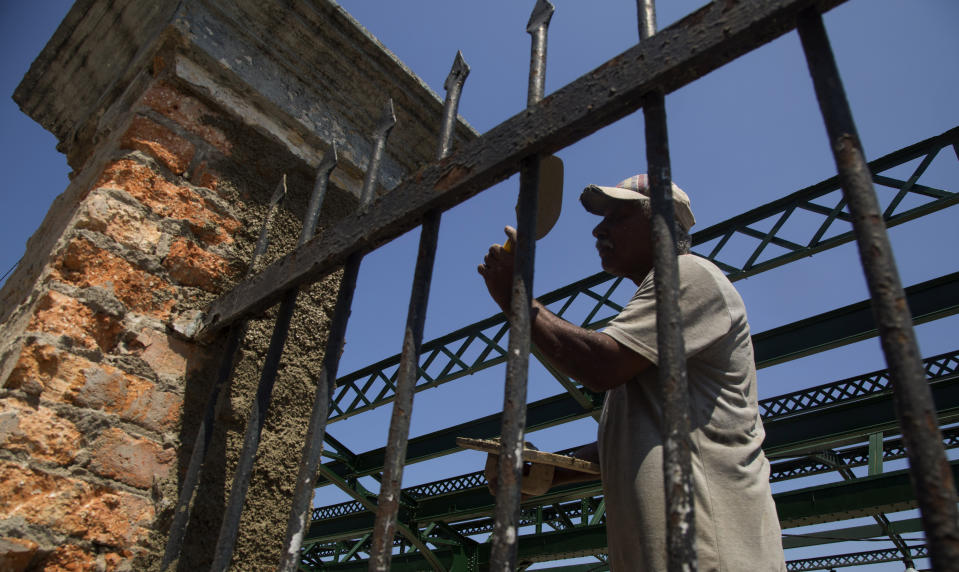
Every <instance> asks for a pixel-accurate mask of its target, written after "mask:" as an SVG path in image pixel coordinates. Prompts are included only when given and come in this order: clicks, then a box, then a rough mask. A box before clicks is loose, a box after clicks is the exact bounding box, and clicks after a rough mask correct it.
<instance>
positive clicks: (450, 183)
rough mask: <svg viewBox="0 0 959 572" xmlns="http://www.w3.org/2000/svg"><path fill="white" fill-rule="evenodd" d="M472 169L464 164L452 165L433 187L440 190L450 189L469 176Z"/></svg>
mask: <svg viewBox="0 0 959 572" xmlns="http://www.w3.org/2000/svg"><path fill="white" fill-rule="evenodd" d="M472 171H473V170H472V169H470V168H468V167H464V166H463V165H452V166H450V167H449V169H447V171H446V173H444V174H443V176H442V177H440V178H439V180H437V181H436V184H435V185H433V189H435V190H436V191H440V192H445V191H448V190H450V189H451V188H453V187H454V186H456V185H457V184H458V183H459V182H460V181H462V180H463V179H465V178H466V177H468V176H469V174H470V173H471V172H472Z"/></svg>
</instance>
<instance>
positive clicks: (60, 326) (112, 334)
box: [27, 291, 123, 353]
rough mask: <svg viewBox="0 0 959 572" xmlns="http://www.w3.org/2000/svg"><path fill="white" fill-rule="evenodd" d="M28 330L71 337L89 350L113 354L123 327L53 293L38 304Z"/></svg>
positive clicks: (71, 299)
mask: <svg viewBox="0 0 959 572" xmlns="http://www.w3.org/2000/svg"><path fill="white" fill-rule="evenodd" d="M27 330H28V331H31V332H46V333H48V334H54V335H60V336H67V337H69V338H70V339H71V340H73V341H74V342H76V343H77V345H80V346H82V347H85V348H89V349H100V350H101V351H103V352H104V353H110V352H111V351H113V349H114V348H115V347H116V345H117V339H118V338H119V336H120V333H121V332H122V331H123V325H122V324H121V323H120V322H119V321H118V320H117V319H116V318H114V317H113V316H109V315H107V314H103V313H96V312H94V311H93V310H91V309H90V308H89V307H88V306H86V305H84V304H83V303H82V302H80V301H79V300H76V299H75V298H71V297H70V296H65V295H63V294H60V293H59V292H55V291H49V292H47V293H46V294H44V295H43V297H42V298H41V299H40V301H39V303H38V304H37V309H36V312H35V313H34V315H33V317H32V318H31V319H30V324H29V325H28V326H27Z"/></svg>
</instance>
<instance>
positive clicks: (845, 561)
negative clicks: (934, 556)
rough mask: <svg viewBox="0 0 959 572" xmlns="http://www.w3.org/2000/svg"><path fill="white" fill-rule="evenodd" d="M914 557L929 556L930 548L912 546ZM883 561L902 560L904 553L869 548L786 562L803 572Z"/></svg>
mask: <svg viewBox="0 0 959 572" xmlns="http://www.w3.org/2000/svg"><path fill="white" fill-rule="evenodd" d="M909 549H910V550H912V554H913V557H914V558H926V557H927V556H929V549H928V548H927V547H926V545H924V544H917V545H915V546H910V547H909ZM882 562H902V554H900V553H899V551H898V550H896V549H895V548H887V549H885V550H868V551H866V552H853V553H850V554H836V555H834V556H820V557H817V558H803V559H801V560H790V561H789V562H787V563H786V570H788V571H789V572H802V571H804V570H832V569H833V568H841V567H843V566H864V565H866V564H880V563H882Z"/></svg>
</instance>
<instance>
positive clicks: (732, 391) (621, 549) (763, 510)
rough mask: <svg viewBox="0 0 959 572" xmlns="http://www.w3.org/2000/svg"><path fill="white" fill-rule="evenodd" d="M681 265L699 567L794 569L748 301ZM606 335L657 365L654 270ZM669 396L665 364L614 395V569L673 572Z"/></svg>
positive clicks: (607, 477) (693, 263)
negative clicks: (760, 395)
mask: <svg viewBox="0 0 959 572" xmlns="http://www.w3.org/2000/svg"><path fill="white" fill-rule="evenodd" d="M678 260H679V283H680V284H679V306H680V314H681V316H682V326H683V341H684V344H685V355H686V368H687V379H688V383H689V392H690V426H691V430H692V431H691V444H692V473H693V474H692V481H693V494H694V500H695V513H696V521H695V522H696V551H697V557H698V563H699V570H701V571H711V570H721V571H728V572H737V571H741V570H757V571H767V570H776V571H780V570H785V569H786V568H785V562H784V558H783V550H782V539H781V531H780V527H779V519H778V517H777V515H776V507H775V504H774V503H773V499H772V493H771V491H770V487H769V462H768V461H767V459H766V457H765V455H764V454H763V451H762V448H761V446H762V442H763V438H764V437H765V433H764V431H763V426H762V421H761V419H760V417H759V407H758V403H757V397H756V369H755V362H754V358H753V348H752V341H751V338H750V334H749V325H748V323H747V321H746V310H745V306H744V304H743V301H742V298H741V297H740V296H739V293H738V292H737V291H736V289H735V288H734V287H733V285H732V284H731V283H730V282H729V280H728V279H727V278H726V277H725V276H724V275H723V273H722V272H721V271H720V270H719V269H718V268H717V267H716V266H715V265H713V264H712V263H710V262H709V261H707V260H705V259H702V258H700V257H698V256H696V255H692V254H688V255H682V256H679V257H678ZM603 331H604V333H606V334H607V335H609V336H610V337H612V338H613V339H615V340H616V341H618V342H619V343H621V344H623V345H624V346H626V347H628V348H630V349H631V350H633V351H635V352H637V353H639V354H640V355H642V356H643V357H645V358H646V359H648V360H649V361H650V362H652V363H653V364H654V365H657V364H658V355H657V344H656V300H655V294H654V289H653V272H652V271H650V273H649V275H648V276H647V277H646V279H645V280H644V281H643V283H642V284H641V285H640V286H639V289H638V290H637V291H636V293H635V294H634V295H633V297H632V299H631V300H630V301H629V303H628V304H627V305H626V307H625V308H624V309H623V311H622V312H621V313H620V314H619V315H618V316H616V317H615V318H614V319H613V320H612V321H611V322H610V323H609V325H608V326H607V327H606V329H605V330H603ZM661 399H662V398H661V395H660V390H659V380H658V371H657V368H656V367H650V368H648V369H646V370H645V371H643V372H641V373H640V374H639V375H638V376H636V377H635V378H634V379H632V380H630V381H628V382H626V383H624V384H622V385H619V386H617V387H615V388H613V389H611V390H609V391H608V392H607V393H606V399H605V402H604V405H603V413H602V417H601V419H600V427H599V439H598V441H599V451H600V464H601V469H602V478H603V489H604V494H605V495H606V499H607V502H606V529H607V536H608V541H609V556H610V566H611V569H612V570H615V571H621V570H630V571H632V570H651V571H652V570H665V569H666V560H665V555H666V548H665V546H666V516H665V514H666V513H665V510H666V509H665V506H664V503H665V500H664V487H663V466H662V444H663V440H664V437H663V413H662V411H663V408H662V402H661Z"/></svg>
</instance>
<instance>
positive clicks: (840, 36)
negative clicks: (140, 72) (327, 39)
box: [0, 0, 959, 570]
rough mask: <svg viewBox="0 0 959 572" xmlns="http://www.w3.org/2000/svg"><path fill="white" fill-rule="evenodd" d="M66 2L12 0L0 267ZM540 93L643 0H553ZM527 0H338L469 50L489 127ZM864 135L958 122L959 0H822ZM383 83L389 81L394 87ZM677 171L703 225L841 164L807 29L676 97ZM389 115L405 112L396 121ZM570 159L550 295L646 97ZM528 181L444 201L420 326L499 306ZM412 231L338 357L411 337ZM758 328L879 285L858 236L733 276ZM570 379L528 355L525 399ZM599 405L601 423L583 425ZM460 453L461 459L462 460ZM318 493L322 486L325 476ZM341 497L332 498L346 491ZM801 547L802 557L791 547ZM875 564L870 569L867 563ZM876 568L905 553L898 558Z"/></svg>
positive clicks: (422, 469)
mask: <svg viewBox="0 0 959 572" xmlns="http://www.w3.org/2000/svg"><path fill="white" fill-rule="evenodd" d="M69 4H70V3H69V2H62V1H54V0H44V1H42V2H30V3H27V2H14V1H6V2H0V26H2V33H0V42H3V53H4V54H5V57H4V58H3V60H2V61H0V66H2V68H0V82H2V92H3V93H4V94H5V97H3V98H2V99H0V114H2V115H0V118H2V124H3V129H2V130H0V146H2V152H0V164H2V167H3V171H4V177H3V178H2V180H3V181H4V182H3V187H2V197H3V198H2V204H3V208H2V209H0V274H2V273H4V272H6V270H7V269H8V268H10V267H11V266H12V265H13V264H14V263H15V262H16V261H17V260H18V259H19V257H20V256H21V255H22V253H23V249H24V245H25V242H26V240H27V238H28V237H29V236H30V234H31V233H32V232H33V231H34V229H35V228H36V227H37V226H38V225H39V223H40V221H41V219H42V217H43V215H44V214H45V212H46V210H47V208H48V207H49V205H50V202H51V201H52V200H53V198H54V197H55V196H56V195H57V194H59V193H60V192H62V191H63V190H64V189H65V188H66V186H67V172H68V171H69V169H68V168H67V166H66V164H65V160H64V157H63V156H62V155H61V154H59V153H58V152H57V151H56V150H55V145H56V141H55V140H54V138H53V136H52V135H50V134H49V133H47V132H45V131H44V130H43V129H41V128H40V127H39V126H38V125H37V124H36V123H34V122H33V121H32V120H31V119H29V118H28V117H26V116H25V115H24V114H22V113H21V112H20V111H19V110H18V109H17V108H16V105H15V104H14V103H13V101H12V100H11V99H10V95H11V94H12V92H13V90H14V88H15V87H16V85H17V84H18V83H19V80H20V78H21V77H22V76H23V74H24V73H25V72H26V70H27V69H28V67H29V65H30V62H31V61H32V60H33V59H34V58H35V57H36V55H37V54H38V53H39V51H40V50H41V49H42V47H43V45H44V44H45V42H46V40H47V39H48V38H49V37H50V35H51V34H52V33H53V31H54V30H55V29H56V26H57V24H58V23H59V21H60V19H62V17H63V15H64V14H65V13H66V11H67V9H68V8H69ZM554 4H555V5H556V13H555V15H554V17H553V20H552V24H551V26H550V35H549V63H548V67H547V78H546V91H547V93H550V92H552V91H554V90H555V89H557V88H559V87H561V86H563V85H565V84H567V83H569V82H570V81H572V80H574V79H576V78H577V77H579V76H581V75H583V74H584V73H586V72H588V71H589V70H591V69H593V68H595V67H596V66H598V65H600V64H601V63H603V62H604V61H606V60H607V59H609V58H611V57H613V56H615V55H616V54H618V53H620V52H622V51H624V50H625V49H627V48H629V47H630V46H632V45H633V44H635V42H636V38H637V32H636V22H635V2H633V1H632V0H620V1H616V2H614V1H611V0H610V1H605V2H583V1H581V0H554ZM659 4H660V6H659V14H658V16H659V24H660V27H664V26H666V25H669V24H670V23H672V22H674V21H676V20H677V19H679V18H680V17H681V16H683V15H685V14H686V13H688V12H691V11H693V10H694V9H696V8H697V7H698V6H699V5H701V4H703V2H701V1H693V0H673V1H670V2H660V3H659ZM532 5H533V1H532V0H530V1H529V2H517V1H515V0H489V1H486V2H463V1H449V0H418V1H416V2H371V1H369V0H344V1H343V2H342V6H343V7H344V8H345V9H346V10H347V11H349V12H350V13H351V14H353V15H354V17H355V18H356V19H357V20H358V21H359V22H360V23H362V24H363V25H364V26H365V27H366V28H367V29H369V31H370V32H372V33H373V34H374V35H375V36H376V37H378V38H379V39H380V41H381V42H382V43H383V44H384V45H385V46H386V47H387V48H388V49H389V50H391V51H393V52H394V53H395V54H396V55H397V57H398V58H399V59H401V60H402V61H404V62H405V63H406V64H407V65H408V66H409V67H410V68H411V69H412V70H413V71H414V72H415V73H416V74H418V75H419V76H420V77H421V78H422V79H423V80H424V81H425V82H426V83H427V84H428V85H430V86H431V87H432V89H433V90H434V91H435V92H437V93H438V94H439V95H440V96H441V97H442V95H443V87H442V86H443V81H444V80H445V78H446V75H447V73H448V72H449V68H450V65H451V63H452V61H453V57H454V55H455V53H456V51H457V50H462V52H463V55H464V57H465V58H466V60H467V62H468V63H469V64H470V66H471V68H472V71H471V74H470V76H469V78H468V79H467V81H466V86H465V88H464V92H463V97H462V103H461V106H460V113H461V115H462V116H463V117H464V118H465V119H466V120H467V121H469V122H470V123H471V124H472V125H473V126H474V127H475V128H476V129H477V130H478V131H479V132H483V131H486V130H488V129H489V128H491V127H493V126H495V125H497V124H499V123H500V122H502V121H504V120H505V119H507V118H509V117H511V116H512V115H514V114H516V113H518V112H519V111H521V110H522V109H523V108H524V107H525V105H526V77H527V73H528V56H529V36H528V35H527V34H526V33H525V26H526V21H527V19H528V18H529V12H530V9H531V7H532ZM825 21H826V26H827V30H828V31H829V33H830V37H831V40H832V45H833V50H834V52H835V55H836V59H837V61H838V64H839V67H840V71H841V73H842V75H843V79H844V83H845V88H846V91H847V94H848V96H849V100H850V104H851V106H852V109H853V114H854V116H855V118H856V121H857V124H858V129H859V133H860V135H861V137H862V140H863V144H864V147H865V149H866V153H867V155H868V157H869V158H876V157H879V156H882V155H884V154H886V153H889V152H891V151H893V150H895V149H898V148H901V147H903V146H906V145H908V144H911V143H914V142H916V141H919V140H922V139H925V138H927V137H931V136H933V135H936V134H939V133H941V132H943V131H946V130H947V129H950V128H952V127H955V126H957V125H959V106H957V105H956V100H957V94H959V65H957V55H959V34H956V32H955V29H956V24H957V22H959V2H955V1H954V0H912V1H911V2H903V1H902V0H851V1H850V2H848V3H847V4H844V5H842V6H840V7H838V8H836V9H834V10H832V11H831V12H830V13H828V14H826V16H825ZM385 97H386V94H384V101H385ZM666 106H667V117H668V121H669V137H670V144H671V158H672V172H673V178H674V180H675V182H676V183H677V184H678V185H679V186H680V187H682V188H683V189H684V190H685V191H686V192H687V193H688V194H689V195H690V196H691V198H692V205H693V210H694V212H695V213H696V217H697V220H698V222H697V225H696V226H695V227H694V228H693V230H694V231H695V230H698V229H702V228H706V227H708V226H710V225H712V224H715V223H718V222H721V221H723V220H726V219H728V218H729V217H731V216H734V215H736V214H739V213H741V212H744V211H746V210H749V209H750V208H753V207H755V206H758V205H760V204H764V203H766V202H769V201H771V200H774V199H776V198H779V197H781V196H784V195H786V194H788V193H790V192H792V191H795V190H797V189H799V188H802V187H805V186H808V185H810V184H813V183H816V182H818V181H820V180H822V179H824V178H827V177H829V176H831V175H833V174H835V165H834V163H833V159H832V156H831V154H830V151H829V148H828V144H827V140H826V135H825V129H824V127H823V125H822V120H821V118H820V115H819V110H818V107H817V105H816V101H815V97H814V95H813V91H812V85H811V81H810V79H809V75H808V71H807V68H806V65H805V61H804V59H803V56H802V50H801V48H800V45H799V40H798V37H797V35H796V34H795V33H790V34H787V35H786V36H784V37H782V38H780V39H778V40H776V41H775V42H772V43H771V44H769V45H767V46H764V47H763V48H760V49H759V50H756V51H754V52H752V53H750V54H747V55H746V56H743V57H741V58H740V59H738V60H737V61H736V62H734V63H732V64H730V65H728V66H726V67H724V68H722V69H720V70H717V71H715V72H713V73H711V74H710V75H708V76H706V77H705V78H702V79H700V80H698V81H696V82H694V83H693V84H691V85H689V86H687V87H685V88H683V89H681V90H679V91H677V92H676V93H673V94H670V95H669V96H668V97H667V99H666ZM396 129H402V125H397V127H396ZM946 155H947V156H942V157H939V158H938V159H937V160H936V162H935V163H934V164H933V166H932V168H931V169H930V172H929V174H928V175H927V177H928V178H926V179H924V182H925V184H929V185H935V186H939V187H942V188H948V189H951V190H955V189H956V188H959V168H957V161H956V157H955V156H949V155H948V154H946ZM559 156H560V157H561V158H562V159H563V160H564V162H565V168H566V183H565V195H564V196H565V198H564V206H563V213H562V216H561V217H560V220H559V222H558V224H557V225H556V227H555V228H554V229H553V231H552V232H551V233H550V234H549V235H548V236H547V237H545V238H544V239H542V240H541V241H540V242H539V248H538V250H537V257H536V279H535V287H534V290H535V292H536V293H537V294H541V293H544V292H547V291H550V290H553V289H555V288H558V287H560V286H563V285H565V284H568V283H570V282H572V281H574V280H577V279H579V278H582V277H584V276H587V275H589V274H592V273H594V272H596V271H597V270H598V269H599V267H598V264H597V261H596V256H595V251H594V249H593V241H592V238H591V237H590V235H589V233H590V230H591V229H592V226H593V225H594V224H595V223H596V222H597V220H596V219H595V217H592V216H591V215H588V214H587V213H585V212H584V211H583V210H582V208H581V207H580V206H579V205H578V195H579V191H580V190H581V189H582V188H583V187H584V186H585V185H586V184H589V183H598V184H615V183H616V182H618V181H619V180H621V179H624V178H626V177H628V176H630V175H632V174H635V173H639V172H644V171H645V151H644V148H643V120H642V113H641V112H637V113H636V114H633V115H631V116H629V117H627V118H625V119H623V120H621V121H619V122H618V123H616V124H614V125H612V126H610V127H608V128H605V129H602V130H600V131H599V132H597V133H595V134H594V135H592V136H590V137H588V138H587V139H585V140H583V141H581V142H580V143H577V144H576V145H573V146H571V147H569V148H567V149H565V150H563V151H561V152H560V153H559ZM517 186H518V183H517V179H516V178H515V177H514V178H511V179H510V180H508V181H506V182H504V183H502V184H500V185H498V186H496V187H494V188H492V189H490V190H488V191H487V192H485V193H483V194H481V195H479V196H477V197H475V198H473V199H470V201H468V202H467V203H464V204H463V205H461V206H459V207H457V208H455V209H452V210H451V211H449V212H448V213H446V214H444V216H443V223H442V225H441V235H440V247H439V251H438V256H437V266H436V271H435V273H434V285H433V289H432V292H431V299H430V300H431V306H430V313H429V315H428V322H427V333H426V336H427V339H429V338H432V337H436V336H438V335H441V334H445V333H447V332H449V331H451V330H453V329H456V328H459V327H462V326H464V325H467V324H470V323H473V322H475V321H477V320H480V319H482V318H485V317H487V316H489V315H491V314H493V313H495V312H496V307H495V305H494V304H493V303H492V302H491V301H490V300H489V298H488V297H487V295H486V293H485V288H483V285H482V281H481V280H480V278H479V276H478V275H477V274H476V271H475V268H476V265H477V264H478V263H479V262H480V260H481V258H482V255H483V254H484V252H485V250H486V248H487V247H488V246H489V244H491V243H492V242H494V241H496V242H501V241H502V230H501V229H502V226H503V225H504V224H511V223H512V221H513V220H514V217H515V215H514V214H513V207H514V204H515V200H516V190H517ZM956 208H957V207H952V208H951V209H947V210H945V211H942V212H940V213H937V214H935V215H932V216H928V217H924V218H922V219H920V220H919V221H916V222H912V223H907V224H905V225H902V226H900V227H897V228H895V229H892V230H891V233H890V234H891V236H892V239H893V243H894V246H895V248H896V257H897V262H898V264H899V269H900V273H901V276H902V281H903V283H904V284H905V285H910V284H914V283H917V282H921V281H924V280H928V279H931V278H934V277H937V276H941V275H943V274H947V273H950V272H954V271H956V270H957V269H959V254H957V250H956V249H955V248H954V247H953V246H952V245H955V244H957V243H959V225H957V224H956V214H957V211H956ZM417 239H418V231H412V232H410V233H408V234H407V235H405V236H403V237H400V238H399V239H397V240H395V241H393V242H392V243H390V244H388V245H386V246H384V247H383V248H381V249H380V250H378V251H376V252H374V253H372V254H370V255H369V256H367V258H366V260H365V261H364V264H363V267H362V270H361V273H360V279H359V287H358V290H357V295H356V301H355V304H354V310H353V317H352V320H351V325H350V329H349V333H348V338H347V346H346V350H345V353H344V356H343V361H342V364H341V370H340V371H341V373H348V372H351V371H353V370H355V369H357V368H359V367H362V366H365V365H368V364H370V363H373V362H375V361H377V360H379V359H381V358H384V357H387V356H390V355H393V354H395V353H397V352H398V351H399V347H400V342H401V340H402V333H403V325H404V322H405V313H406V308H407V303H408V299H409V284H410V282H411V277H412V270H413V260H414V258H415V252H416V242H417ZM736 286H737V288H738V289H739V290H740V291H741V292H742V294H743V297H744V299H745V300H746V304H747V308H748V311H749V313H750V322H751V324H752V329H753V331H754V332H761V331H764V330H767V329H770V328H773V327H776V326H779V325H782V324H786V323H790V322H793V321H795V320H799V319H802V318H804V317H807V316H809V315H812V314H816V313H819V312H823V311H827V310H830V309H833V308H836V307H839V306H842V305H845V304H849V303H852V302H855V301H858V300H861V299H863V298H865V297H866V289H865V283H864V280H863V278H862V272H861V270H860V267H859V263H858V256H857V254H856V251H855V248H854V246H853V245H847V246H844V247H840V248H837V249H834V250H833V251H830V252H827V253H823V254H820V255H817V256H814V257H812V258H810V259H806V260H803V261H800V262H795V263H792V264H789V265H787V266H785V267H782V268H779V269H777V270H773V271H770V272H766V273H764V274H761V275H759V276H756V277H753V278H750V279H747V280H744V281H740V282H737V284H736ZM957 327H959V320H957V319H956V318H950V319H945V320H940V321H938V322H935V323H933V324H928V325H925V326H922V327H920V328H918V330H917V331H918V334H919V338H920V347H921V349H922V353H923V355H924V356H925V355H932V354H935V353H939V352H943V351H949V350H952V349H954V348H955V343H956V335H955V332H956V331H957V329H959V328H957ZM881 367H884V366H883V361H882V357H881V355H880V353H879V351H878V343H877V342H876V341H875V340H869V341H865V342H861V343H858V344H854V345H852V346H848V347H845V348H842V349H840V350H834V351H830V352H825V353H823V354H819V355H816V356H811V357H809V358H804V359H801V360H797V361H794V362H790V363H788V364H784V365H781V366H776V367H772V368H767V369H764V370H762V371H761V372H760V375H759V378H760V395H761V397H768V396H771V395H777V394H780V393H785V392H787V391H790V390H793V389H796V388H799V387H806V386H812V385H817V384H820V383H826V382H829V381H833V380H838V379H841V378H844V377H847V376H851V375H855V374H858V373H863V372H866V371H871V370H873V369H879V368H881ZM502 375H503V373H502V368H494V369H493V370H490V371H489V372H487V373H484V374H480V375H476V376H472V377H469V378H466V379H465V380H460V381H457V382H455V383H452V384H449V386H448V387H444V388H440V389H436V390H432V391H429V392H424V393H421V394H419V395H417V398H416V409H415V413H414V415H413V424H412V433H413V435H418V434H423V433H426V432H429V431H431V430H434V429H436V428H439V427H443V426H448V425H451V424H455V423H461V422H463V421H466V420H469V419H474V418H477V417H481V416H483V415H487V414H490V413H493V412H495V411H498V410H499V409H500V408H501V403H502V397H501V395H502V385H503V384H502ZM558 391H560V388H559V386H558V385H557V384H556V382H555V381H553V380H552V379H550V378H548V376H546V375H544V374H543V373H542V370H541V368H538V366H534V367H533V370H532V373H531V380H530V389H529V399H530V400H533V399H538V398H541V397H545V396H548V395H553V394H555V393H557V392H558ZM358 419H362V422H359V421H357V422H355V423H352V424H351V422H350V421H346V422H343V423H342V424H334V425H332V426H331V427H330V432H331V434H333V435H334V436H336V437H337V438H338V439H340V440H342V441H344V442H346V444H347V445H349V446H351V448H353V449H354V450H355V451H365V450H368V449H371V448H375V447H378V446H381V445H382V444H383V442H384V440H385V436H386V425H387V424H388V420H389V410H388V408H382V409H380V410H377V411H375V412H373V413H370V414H367V415H363V416H360V417H359V418H358ZM591 423H592V425H590V424H591ZM594 431H595V423H594V422H592V421H583V422H578V423H574V424H570V425H569V426H564V427H563V428H562V429H560V430H549V431H543V432H540V433H537V434H534V435H532V436H531V440H532V441H534V442H535V443H536V444H537V446H539V447H540V448H543V449H560V448H565V447H568V446H572V445H576V444H581V443H584V442H586V441H589V440H591V439H592V438H594ZM451 459H452V460H451ZM481 463H482V458H481V457H478V456H475V455H471V454H462V455H456V456H453V457H452V458H447V459H446V460H445V461H443V462H442V463H430V462H427V463H422V464H420V465H416V466H412V467H410V468H409V469H408V470H407V473H406V479H405V482H406V483H408V484H416V483H420V482H426V481H431V480H436V479H439V478H443V477H445V476H451V475H455V474H461V473H465V472H468V471H471V470H476V468H478V467H479V466H481ZM324 494H325V493H324ZM336 498H338V497H335V495H331V496H329V498H328V499H327V500H324V501H323V502H333V500H332V499H336ZM789 557H798V555H790V556H789ZM864 569H866V568H864ZM873 569H877V570H878V569H896V567H895V566H893V567H891V568H889V567H874V568H873Z"/></svg>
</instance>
